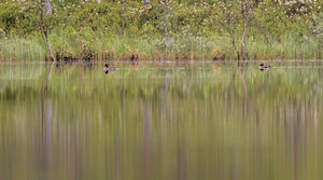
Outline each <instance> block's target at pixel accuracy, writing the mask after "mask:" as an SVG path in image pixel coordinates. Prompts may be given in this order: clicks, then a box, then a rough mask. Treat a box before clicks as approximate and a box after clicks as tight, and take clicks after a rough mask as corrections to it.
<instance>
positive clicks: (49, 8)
mask: <svg viewBox="0 0 323 180" xmlns="http://www.w3.org/2000/svg"><path fill="white" fill-rule="evenodd" d="M46 12H47V13H48V14H51V13H52V6H51V5H50V0H46Z"/></svg>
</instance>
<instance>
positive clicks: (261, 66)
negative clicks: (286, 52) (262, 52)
mask: <svg viewBox="0 0 323 180" xmlns="http://www.w3.org/2000/svg"><path fill="white" fill-rule="evenodd" d="M259 69H260V71H264V70H268V69H271V66H267V65H264V63H261V64H260V66H259Z"/></svg>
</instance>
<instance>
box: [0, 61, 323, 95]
mask: <svg viewBox="0 0 323 180" xmlns="http://www.w3.org/2000/svg"><path fill="white" fill-rule="evenodd" d="M146 67H147V68H146V69H145V68H144V69H142V70H136V68H131V66H129V67H127V66H123V67H121V69H120V70H119V71H116V72H111V73H109V74H108V75H106V74H104V73H103V70H102V67H101V66H92V67H80V66H65V67H61V68H55V69H54V70H53V72H52V77H51V80H50V83H49V93H52V94H69V95H76V96H79V95H82V96H97V95H98V96H100V95H103V96H115V95H118V94H119V93H120V92H121V91H122V90H124V89H126V90H127V95H128V96H134V97H135V96H139V95H140V96H154V95H155V94H156V93H157V94H158V93H159V92H160V91H161V89H163V88H165V87H166V86H167V87H168V89H169V90H168V95H169V96H183V97H184V96H185V97H192V96H193V97H201V98H207V97H208V96H210V95H211V94H213V93H225V92H231V93H234V94H236V95H238V96H241V97H242V96H244V95H246V94H245V92H244V87H243V84H242V79H241V78H242V75H243V77H244V78H245V82H246V85H247V86H246V88H247V95H248V96H254V95H257V94H258V95H259V96H262V94H263V95H265V96H268V97H270V96H281V98H283V99H285V98H289V97H290V96H296V95H300V96H302V97H307V98H309V97H310V96H313V95H318V96H322V91H320V90H319V89H318V88H320V86H321V84H319V81H320V77H321V76H320V73H321V72H320V69H316V70H298V71H289V70H285V69H274V70H271V71H268V72H260V71H259V70H258V69H257V68H255V67H254V66H252V65H250V66H249V67H245V68H241V69H236V68H232V66H231V65H225V66H223V67H216V68H213V66H211V65H201V67H195V66H194V67H185V69H176V67H174V68H173V69H167V70H163V68H162V67H161V68H160V69H158V67H155V66H154V65H146ZM154 67H155V69H154ZM46 71H47V70H46V67H45V66H42V65H41V66H37V65H30V66H22V65H18V66H8V67H4V66H2V68H1V69H0V74H1V81H2V83H1V94H2V95H3V94H5V93H6V92H8V91H12V92H17V93H23V92H21V88H22V89H23V88H25V87H27V88H31V89H34V90H35V91H38V90H40V89H42V88H43V86H44V82H45V77H46ZM4 89H5V90H4Z"/></svg>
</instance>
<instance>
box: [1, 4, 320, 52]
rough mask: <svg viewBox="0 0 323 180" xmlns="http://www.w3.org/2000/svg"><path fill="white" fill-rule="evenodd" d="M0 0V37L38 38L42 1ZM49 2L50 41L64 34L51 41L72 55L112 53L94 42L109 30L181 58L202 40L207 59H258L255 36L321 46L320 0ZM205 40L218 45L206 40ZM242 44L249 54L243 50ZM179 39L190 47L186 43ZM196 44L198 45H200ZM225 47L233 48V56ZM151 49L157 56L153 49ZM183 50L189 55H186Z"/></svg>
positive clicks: (317, 49)
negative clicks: (88, 51)
mask: <svg viewBox="0 0 323 180" xmlns="http://www.w3.org/2000/svg"><path fill="white" fill-rule="evenodd" d="M0 2H1V4H0V10H1V11H0V38H2V39H4V38H9V39H10V38H11V39H12V38H17V37H20V38H21V37H23V38H24V39H25V38H27V39H28V38H35V36H39V32H40V28H39V27H40V15H39V11H40V10H39V9H40V6H39V1H25V0H20V1H18V0H0ZM46 2H47V3H48V4H47V5H50V9H48V6H47V13H46V16H45V23H46V27H47V28H48V31H49V34H50V37H51V39H52V41H55V40H57V39H58V38H57V37H58V36H65V37H66V39H68V42H65V43H64V42H60V43H56V42H53V43H54V48H55V49H58V48H64V49H65V51H71V53H72V54H73V53H74V55H76V54H79V53H80V51H81V50H80V49H82V46H87V47H89V48H92V49H93V50H95V51H97V52H98V53H101V52H103V51H112V50H111V47H110V48H109V47H104V48H103V47H102V48H101V49H100V48H98V47H97V46H98V45H97V44H95V43H93V41H98V39H99V40H102V38H103V39H104V38H106V37H107V36H109V39H110V40H111V39H113V40H112V41H115V40H116V39H125V38H126V39H137V40H138V39H141V40H142V41H147V42H149V43H150V44H154V46H156V48H158V49H159V51H160V52H159V54H166V55H168V54H174V55H173V57H175V56H176V53H175V50H174V49H177V50H176V52H179V51H186V52H187V54H192V53H189V52H188V51H190V50H191V49H192V47H191V48H189V47H187V46H188V45H187V43H188V42H187V41H189V42H190V44H192V43H193V44H194V41H198V42H200V46H201V48H202V49H205V52H208V53H210V52H212V53H211V55H206V56H205V58H209V57H211V56H214V55H215V54H217V55H219V52H221V53H220V54H222V55H225V56H226V57H231V58H234V57H235V54H237V55H238V57H239V55H243V56H245V58H255V55H254V56H253V57H251V55H250V54H251V52H250V51H251V50H250V48H251V47H252V46H253V45H252V44H253V43H254V42H259V41H261V42H262V43H263V44H266V46H268V48H270V47H271V46H273V45H275V43H278V44H279V43H281V42H282V41H286V40H288V39H290V37H292V38H293V39H294V40H295V41H299V43H304V42H306V41H308V42H307V43H308V44H312V48H313V49H314V50H313V51H315V53H314V54H311V55H309V56H310V57H311V58H313V57H317V58H320V54H318V52H320V49H321V47H320V44H321V43H320V42H319V39H322V13H321V3H320V2H319V1H318V0H312V1H310V0H307V1H306V0H302V1H281V0H277V1H272V0H253V1H246V0H195V1H193V0H186V1H183V0H177V1H175V0H159V1H156V0H150V1H148V0H140V1H139V0H136V1H134V0H123V1H116V0H112V1H110V0H95V1H90V0H81V1H80V0H51V1H49V0H46ZM244 36H245V37H244ZM111 37H114V38H111ZM116 37H118V38H116ZM66 39H65V40H66ZM201 39H203V40H201ZM312 40H313V41H315V42H313V41H312ZM40 41H41V40H40ZM106 41H108V40H106ZM120 41H121V40H120ZM208 41H212V43H214V44H213V45H207V43H209V42H208ZM75 42H77V43H75ZM221 42H222V43H221ZM73 43H74V45H73ZM245 43H246V44H247V47H246V49H247V50H246V51H247V53H246V55H244V52H243V49H242V48H244V44H245ZM76 44H82V45H76ZM181 44H182V46H183V47H184V46H185V47H184V48H182V49H180V45H181ZM313 44H314V45H313ZM276 45H277V44H276ZM75 46H78V47H77V48H75ZM190 46H192V45H190ZM194 46H199V45H198V43H196V44H195V45H194ZM73 47H74V48H73ZM0 48H1V46H0ZM2 48H3V49H5V48H4V47H2ZM75 49H78V50H75ZM125 49H126V50H125V51H127V52H128V51H131V52H134V51H135V49H139V50H137V51H140V50H141V49H140V47H132V48H130V47H128V48H125ZM129 49H131V50H129ZM178 49H180V50H178ZM209 49H211V50H209ZM214 49H216V51H217V52H216V53H215V52H214V51H215V50H214ZM240 49H241V50H240ZM113 51H117V50H115V49H114V50H113ZM226 51H231V55H230V54H228V52H226ZM255 51H256V50H255ZM154 53H155V54H156V52H155V51H154ZM240 53H241V54H240ZM114 54H118V53H116V52H115V53H114ZM121 54H122V53H121ZM157 54H158V53H157ZM232 54H233V55H232ZM258 54H259V53H258ZM3 56H4V55H3ZM118 56H120V52H119V55H118ZM143 56H145V55H143ZM146 56H148V55H146ZM155 56H156V55H155ZM183 56H185V57H183V58H187V56H189V55H183ZM258 56H261V55H258ZM271 56H274V55H272V54H271ZM280 56H281V57H282V56H283V55H280ZM310 57H307V58H310ZM147 58H149V57H147ZM195 58H202V57H195ZM262 58H267V57H262ZM294 58H295V57H294ZM300 58H302V57H300Z"/></svg>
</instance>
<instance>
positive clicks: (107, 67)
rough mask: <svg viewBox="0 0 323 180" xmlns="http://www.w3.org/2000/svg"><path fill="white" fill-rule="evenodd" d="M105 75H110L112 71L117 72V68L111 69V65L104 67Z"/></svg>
mask: <svg viewBox="0 0 323 180" xmlns="http://www.w3.org/2000/svg"><path fill="white" fill-rule="evenodd" d="M103 70H104V73H105V74H108V73H109V72H110V71H116V70H117V68H115V67H110V66H109V64H105V65H104V69H103Z"/></svg>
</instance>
